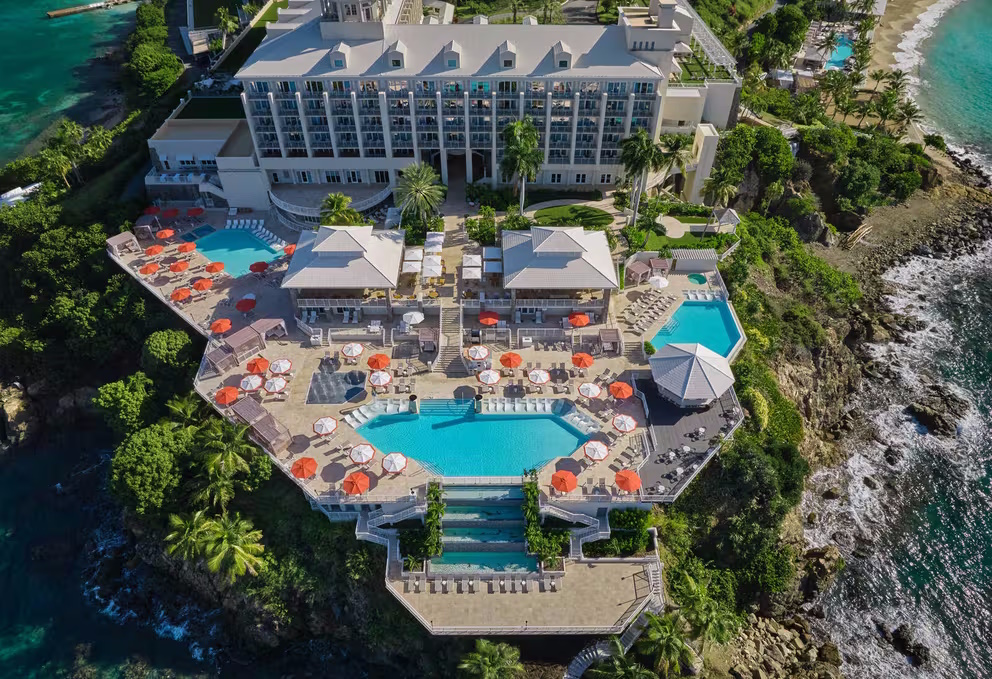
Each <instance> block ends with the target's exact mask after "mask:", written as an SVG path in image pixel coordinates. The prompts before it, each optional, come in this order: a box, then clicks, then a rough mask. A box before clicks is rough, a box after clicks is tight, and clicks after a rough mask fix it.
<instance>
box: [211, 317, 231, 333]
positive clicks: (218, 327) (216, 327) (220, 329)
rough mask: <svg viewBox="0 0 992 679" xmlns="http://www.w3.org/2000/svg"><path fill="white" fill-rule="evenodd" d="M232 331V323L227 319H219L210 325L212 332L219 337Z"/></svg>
mask: <svg viewBox="0 0 992 679" xmlns="http://www.w3.org/2000/svg"><path fill="white" fill-rule="evenodd" d="M230 329H231V321H230V319H227V318H218V319H217V320H216V321H214V322H213V323H211V324H210V332H215V333H217V334H218V335H219V334H221V333H224V332H227V331H228V330H230Z"/></svg>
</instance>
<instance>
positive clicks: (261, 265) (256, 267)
mask: <svg viewBox="0 0 992 679" xmlns="http://www.w3.org/2000/svg"><path fill="white" fill-rule="evenodd" d="M268 268H269V263H268V262H255V263H254V264H252V265H251V266H249V267H248V270H249V271H251V272H252V273H262V272H263V271H265V270H266V269H268Z"/></svg>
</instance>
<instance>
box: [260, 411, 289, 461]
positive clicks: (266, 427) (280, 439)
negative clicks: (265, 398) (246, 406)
mask: <svg viewBox="0 0 992 679" xmlns="http://www.w3.org/2000/svg"><path fill="white" fill-rule="evenodd" d="M251 432H252V433H253V434H254V435H255V436H256V437H257V438H258V439H259V441H260V442H261V444H262V445H263V446H264V447H265V449H266V450H268V451H269V452H270V453H272V454H273V455H275V454H277V453H281V452H282V451H284V450H286V448H288V447H289V443H290V441H292V436H290V434H289V430H288V429H286V427H284V426H283V425H282V424H281V423H280V422H279V420H277V419H276V418H274V417H273V416H272V415H266V416H265V417H263V418H262V419H260V420H258V421H257V422H255V424H253V425H251Z"/></svg>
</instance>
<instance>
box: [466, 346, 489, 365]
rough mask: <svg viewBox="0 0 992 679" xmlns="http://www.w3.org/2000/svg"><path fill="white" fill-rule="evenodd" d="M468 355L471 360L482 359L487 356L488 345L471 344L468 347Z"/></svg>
mask: <svg viewBox="0 0 992 679" xmlns="http://www.w3.org/2000/svg"><path fill="white" fill-rule="evenodd" d="M468 357H469V358H471V359H472V360H473V361H484V360H486V359H487V358H489V347H484V346H482V345H481V344H473V345H472V346H470V347H469V348H468Z"/></svg>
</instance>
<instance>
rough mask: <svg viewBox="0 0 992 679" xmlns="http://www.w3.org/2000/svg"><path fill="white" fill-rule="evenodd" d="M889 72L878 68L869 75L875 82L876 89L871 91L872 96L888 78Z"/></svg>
mask: <svg viewBox="0 0 992 679" xmlns="http://www.w3.org/2000/svg"><path fill="white" fill-rule="evenodd" d="M888 75H889V72H888V71H886V70H885V69H884V68H876V69H875V70H874V71H872V72H871V73H869V74H868V77H869V78H871V79H872V80H874V81H875V89H873V90H872V91H871V93H872V94H876V93H877V92H878V86H879V85H881V84H882V83H883V82H884V81H885V79H886V78H887V77H888Z"/></svg>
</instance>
